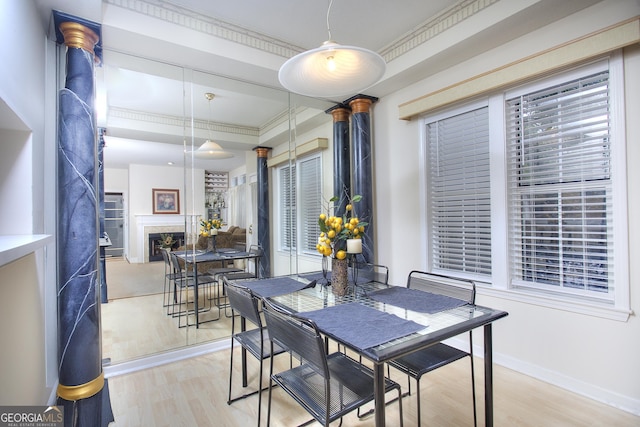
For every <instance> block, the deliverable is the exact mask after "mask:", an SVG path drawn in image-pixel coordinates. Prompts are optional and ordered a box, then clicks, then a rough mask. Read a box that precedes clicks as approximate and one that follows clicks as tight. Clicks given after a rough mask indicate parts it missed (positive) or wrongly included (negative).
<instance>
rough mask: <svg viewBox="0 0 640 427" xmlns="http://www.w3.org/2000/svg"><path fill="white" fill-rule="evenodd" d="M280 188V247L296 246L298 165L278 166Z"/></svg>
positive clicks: (290, 247)
mask: <svg viewBox="0 0 640 427" xmlns="http://www.w3.org/2000/svg"><path fill="white" fill-rule="evenodd" d="M278 189H279V193H280V197H279V198H278V199H279V201H280V209H279V210H280V248H281V249H282V250H290V249H295V247H296V240H295V239H296V166H295V165H291V166H289V165H286V166H282V167H280V168H278Z"/></svg>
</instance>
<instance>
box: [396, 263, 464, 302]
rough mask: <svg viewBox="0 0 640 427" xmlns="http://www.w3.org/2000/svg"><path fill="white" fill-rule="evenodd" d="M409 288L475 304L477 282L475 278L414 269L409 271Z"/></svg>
mask: <svg viewBox="0 0 640 427" xmlns="http://www.w3.org/2000/svg"><path fill="white" fill-rule="evenodd" d="M407 288H411V289H419V290H422V291H427V292H431V293H434V294H438V295H446V296H449V297H452V298H457V299H461V300H463V301H466V302H468V303H469V304H475V301H476V284H475V282H474V281H473V280H467V279H460V278H457V277H451V276H445V275H443V274H436V273H427V272H425V271H417V270H414V271H412V272H411V273H409V277H408V279H407Z"/></svg>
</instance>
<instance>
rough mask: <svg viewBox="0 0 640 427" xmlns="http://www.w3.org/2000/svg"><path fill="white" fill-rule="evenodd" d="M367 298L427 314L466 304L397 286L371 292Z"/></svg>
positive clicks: (459, 300)
mask: <svg viewBox="0 0 640 427" xmlns="http://www.w3.org/2000/svg"><path fill="white" fill-rule="evenodd" d="M369 298H371V299H372V300H374V301H378V302H382V303H385V304H391V305H394V306H396V307H400V308H405V309H407V310H411V311H417V312H419V313H429V314H434V313H438V312H440V311H444V310H449V309H451V308H456V307H460V306H463V305H465V304H466V302H465V301H463V300H461V299H457V298H452V297H448V296H446V295H437V294H433V293H431V292H425V291H419V290H417V289H409V288H401V287H399V286H391V287H390V288H387V289H382V290H380V291H375V292H372V293H370V294H369Z"/></svg>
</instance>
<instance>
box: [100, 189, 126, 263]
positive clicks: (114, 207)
mask: <svg viewBox="0 0 640 427" xmlns="http://www.w3.org/2000/svg"><path fill="white" fill-rule="evenodd" d="M104 230H105V231H106V232H107V234H108V235H109V239H111V246H108V247H107V248H105V256H106V257H121V256H122V255H123V253H124V197H123V196H122V193H105V195H104Z"/></svg>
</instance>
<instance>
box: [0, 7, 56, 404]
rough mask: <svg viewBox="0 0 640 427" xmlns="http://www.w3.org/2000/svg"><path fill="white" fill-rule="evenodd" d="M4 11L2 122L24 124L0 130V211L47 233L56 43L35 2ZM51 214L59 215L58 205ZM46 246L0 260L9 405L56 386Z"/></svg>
mask: <svg viewBox="0 0 640 427" xmlns="http://www.w3.org/2000/svg"><path fill="white" fill-rule="evenodd" d="M0 10H1V11H2V13H0V58H2V60H1V61H0V106H1V108H0V123H1V124H2V126H1V127H2V128H5V129H6V128H9V129H17V128H15V127H14V126H13V125H14V124H17V123H16V120H15V119H16V118H18V120H17V121H19V122H21V123H22V127H20V129H22V130H26V132H24V133H22V132H21V134H20V135H13V136H11V137H9V134H8V133H7V132H6V131H2V132H1V133H0V141H1V142H0V157H2V158H3V160H2V161H1V162H10V163H11V164H10V165H9V164H6V163H2V164H1V167H2V169H3V171H2V173H1V174H0V175H1V176H2V178H1V179H0V190H1V192H2V195H1V196H0V200H1V201H2V203H3V205H7V201H9V203H8V207H11V208H12V209H13V212H7V211H4V210H3V211H2V213H1V215H0V224H1V225H0V233H1V234H3V235H5V234H27V235H28V234H39V233H44V232H45V212H44V211H45V200H49V201H51V200H53V194H51V195H50V196H47V195H45V192H44V188H45V183H44V181H45V179H47V180H48V181H53V180H52V179H51V178H52V177H51V176H49V175H46V176H45V167H44V159H45V157H44V154H43V153H45V151H47V150H51V149H52V147H55V146H56V141H55V135H48V136H47V138H45V124H47V123H50V122H51V121H52V120H54V118H55V109H54V110H47V109H46V108H45V105H49V101H50V98H51V97H52V96H54V94H52V93H51V91H50V90H49V91H48V89H50V88H49V87H47V84H48V82H49V80H48V79H47V76H48V75H55V64H54V63H53V64H52V63H50V62H48V60H47V58H51V57H52V55H51V52H52V49H50V48H51V43H49V42H47V39H46V34H45V29H44V28H42V24H41V23H40V20H39V17H38V15H37V12H36V10H35V6H34V3H33V2H30V1H27V2H25V1H12V0H0ZM9 111H10V113H8V112H9ZM7 119H8V120H7ZM25 128H26V129H25ZM45 142H46V145H45ZM5 144H6V145H5ZM49 152H51V151H49ZM49 159H51V157H49ZM51 163H55V162H54V161H53V160H51ZM48 207H49V208H50V209H52V208H53V206H48ZM47 215H49V217H51V216H54V217H55V210H50V211H49V212H47ZM52 223H53V222H52ZM46 231H48V232H50V233H52V232H53V231H50V230H46ZM49 246H50V247H48V248H47V250H46V251H45V249H44V248H40V249H37V250H36V251H35V252H34V253H30V254H28V255H26V256H24V257H22V258H20V259H18V260H15V261H13V262H11V263H9V264H7V265H4V266H2V267H0V301H2V304H1V305H2V307H1V308H0V325H3V326H2V327H0V342H1V343H2V349H3V350H2V352H0V353H1V355H0V384H2V386H1V391H0V402H2V404H4V405H10V404H13V405H44V404H48V403H50V400H49V398H50V396H51V394H52V392H53V390H54V387H55V386H56V380H57V378H58V375H57V369H56V368H57V336H56V335H57V331H56V326H55V307H56V305H55V288H56V281H55V268H53V269H51V268H50V269H48V270H47V273H46V274H45V268H47V262H48V263H50V265H51V266H53V265H54V264H55V245H54V244H50V245H49ZM51 246H52V247H51ZM9 305H10V306H9ZM45 307H46V308H45ZM52 314H53V316H52ZM16 316H17V317H16ZM16 319H20V321H16Z"/></svg>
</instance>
